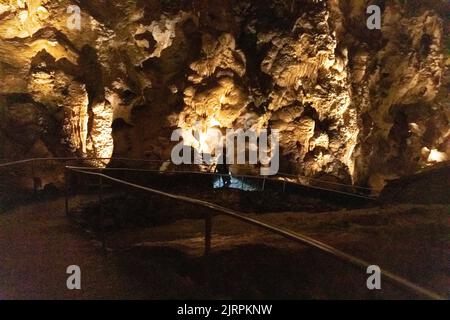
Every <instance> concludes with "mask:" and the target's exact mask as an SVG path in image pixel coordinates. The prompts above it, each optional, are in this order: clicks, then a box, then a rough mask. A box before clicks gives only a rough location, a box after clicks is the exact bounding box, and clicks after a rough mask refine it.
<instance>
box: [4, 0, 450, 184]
mask: <svg viewBox="0 0 450 320" xmlns="http://www.w3.org/2000/svg"><path fill="white" fill-rule="evenodd" d="M379 2H380V3H376V1H369V0H345V1H344V0H328V1H325V0H272V1H252V0H173V1H164V0H149V1H143V0H116V1H110V0H57V1H55V0H0V117H1V119H0V153H1V155H0V156H1V157H2V158H13V159H18V158H29V157H48V156H79V157H104V158H109V157H111V156H112V155H113V154H114V155H116V156H126V157H131V158H143V157H148V158H150V159H161V160H166V159H169V158H170V153H171V149H172V147H173V142H170V136H171V133H172V132H173V131H174V130H175V129H177V128H179V127H180V128H183V129H190V128H193V127H194V126H195V125H196V124H198V123H201V124H202V125H203V126H204V127H206V128H209V127H216V128H218V129H221V130H225V129H228V128H233V129H240V128H241V129H249V128H253V129H256V130H260V129H263V128H271V129H278V130H280V139H281V141H280V144H281V171H284V172H287V173H295V174H299V175H306V176H310V177H320V178H322V179H332V180H336V181H341V182H345V183H354V184H358V185H369V186H371V187H375V188H380V187H383V185H384V184H385V180H386V179H390V178H396V177H400V176H403V175H407V174H411V173H414V172H415V171H417V170H419V169H421V168H424V167H427V166H431V165H433V164H436V163H438V162H444V161H446V160H449V157H450V127H449V119H450V99H449V98H450V97H449V95H450V90H449V88H450V70H449V69H450V42H449V41H450V40H449V31H450V30H449V29H450V27H449V26H450V20H449V14H450V5H449V3H448V1H446V0H432V1H396V0H385V1H379ZM424 2H426V3H424ZM370 4H379V5H380V6H381V8H382V11H383V12H382V18H383V21H382V29H381V30H369V29H368V28H367V26H366V19H367V13H366V9H367V7H368V6H369V5H370ZM78 9H79V10H78ZM78 12H79V13H80V16H79V17H78V16H77V13H78ZM77 19H78V20H77ZM77 21H78V22H80V25H79V27H80V28H78V27H77Z"/></svg>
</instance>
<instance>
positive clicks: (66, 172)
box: [64, 167, 69, 217]
mask: <svg viewBox="0 0 450 320" xmlns="http://www.w3.org/2000/svg"><path fill="white" fill-rule="evenodd" d="M64 196H65V207H66V216H67V217H68V216H69V169H68V168H67V167H64Z"/></svg>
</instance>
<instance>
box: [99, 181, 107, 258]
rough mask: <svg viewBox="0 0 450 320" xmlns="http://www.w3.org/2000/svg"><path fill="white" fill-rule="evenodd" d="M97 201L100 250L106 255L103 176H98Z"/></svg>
mask: <svg viewBox="0 0 450 320" xmlns="http://www.w3.org/2000/svg"><path fill="white" fill-rule="evenodd" d="M98 202H99V205H100V209H99V211H100V212H99V213H100V226H99V227H100V232H101V241H102V251H103V254H104V255H105V257H106V255H107V250H106V232H105V210H104V209H103V177H102V176H100V177H99V190H98Z"/></svg>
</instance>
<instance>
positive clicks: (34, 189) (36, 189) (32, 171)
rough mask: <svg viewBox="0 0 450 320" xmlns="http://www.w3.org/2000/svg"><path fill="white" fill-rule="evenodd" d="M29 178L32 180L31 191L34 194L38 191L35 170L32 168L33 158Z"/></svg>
mask: <svg viewBox="0 0 450 320" xmlns="http://www.w3.org/2000/svg"><path fill="white" fill-rule="evenodd" d="M31 179H32V180H33V193H34V194H35V195H36V194H37V191H38V185H37V183H38V181H37V178H36V172H35V168H34V160H31Z"/></svg>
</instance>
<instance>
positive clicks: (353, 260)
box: [66, 167, 445, 300]
mask: <svg viewBox="0 0 450 320" xmlns="http://www.w3.org/2000/svg"><path fill="white" fill-rule="evenodd" d="M66 169H67V170H70V171H73V172H78V173H81V174H86V175H92V176H97V177H100V179H103V178H104V179H106V180H110V181H112V182H116V183H119V184H122V185H126V186H129V187H132V188H135V189H139V190H142V191H146V192H150V193H154V194H157V195H161V196H164V197H167V198H171V199H175V200H179V201H182V202H186V203H191V204H194V205H198V206H200V207H204V208H208V209H211V210H213V211H215V212H219V213H221V214H223V215H226V216H228V217H231V218H234V219H236V220H239V221H242V222H244V223H247V224H249V225H253V226H256V227H259V228H261V229H264V230H266V231H269V232H272V233H274V234H277V235H280V236H282V237H284V238H286V239H289V240H293V241H295V242H298V243H302V244H306V245H307V246H309V247H312V248H315V249H318V250H320V251H321V252H324V253H327V254H328V255H330V256H332V257H334V258H337V259H339V260H341V261H344V262H346V263H349V264H351V265H353V266H356V267H358V268H362V269H363V270H367V268H368V267H369V266H371V265H372V264H370V263H368V262H367V261H365V260H362V259H360V258H357V257H355V256H353V255H350V254H348V253H345V252H343V251H341V250H338V249H336V248H334V247H332V246H330V245H327V244H325V243H323V242H321V241H318V240H315V239H313V238H311V237H309V236H306V235H303V234H301V233H297V232H294V231H291V230H287V229H284V228H280V227H276V226H272V225H269V224H267V223H265V222H262V221H259V220H256V219H253V218H249V217H246V216H245V215H244V214H243V213H241V212H239V211H235V210H232V209H228V208H225V207H222V206H219V205H217V204H214V203H210V202H207V201H203V200H199V199H195V198H191V197H185V196H180V195H175V194H171V193H167V192H164V191H160V190H156V189H152V188H148V187H143V186H140V185H137V184H134V183H131V182H127V181H124V180H120V179H117V178H113V177H110V176H108V175H105V174H103V173H97V172H91V171H86V170H81V169H78V168H77V167H66ZM101 181H102V180H101ZM101 190H102V187H101ZM67 197H68V193H67V192H66V214H68V213H69V212H68V210H69V207H68V198H67ZM211 219H212V215H211V214H208V215H207V217H206V223H205V253H206V254H208V253H209V252H210V250H211V239H212V222H211ZM381 273H382V275H383V276H384V277H386V278H387V279H389V280H391V281H392V282H393V283H396V284H398V285H400V286H402V287H404V288H407V289H409V290H411V291H413V292H415V293H416V294H419V295H422V296H424V297H427V298H430V299H435V300H444V299H445V298H444V297H442V296H440V295H439V294H437V293H435V292H433V291H431V290H428V289H425V288H423V287H421V286H419V285H417V284H414V283H412V282H411V281H409V280H407V279H405V278H403V277H401V276H398V275H396V274H394V273H392V272H390V271H386V270H381Z"/></svg>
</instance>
